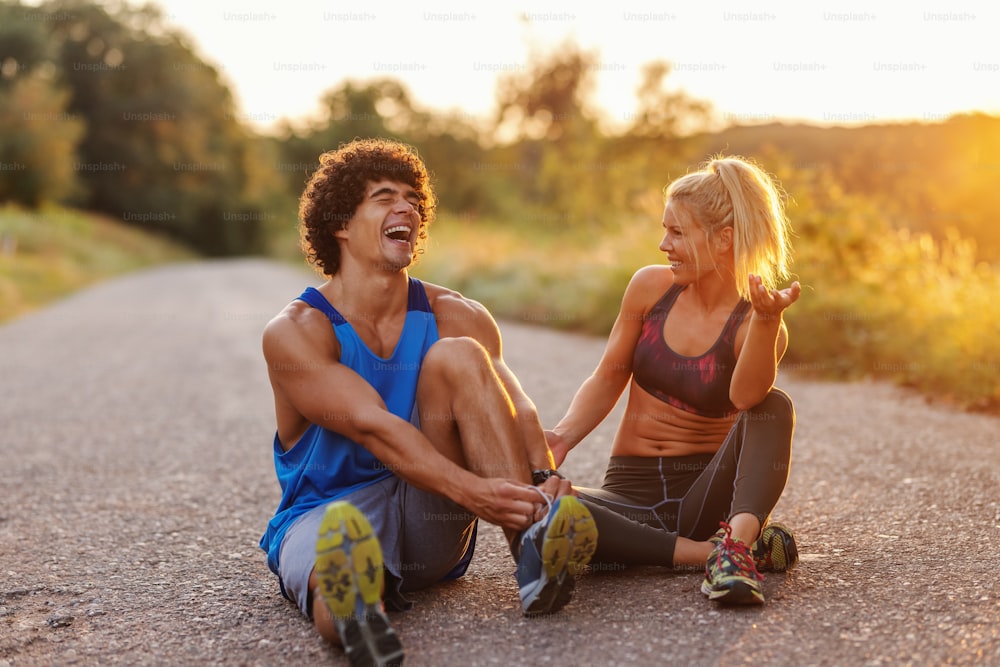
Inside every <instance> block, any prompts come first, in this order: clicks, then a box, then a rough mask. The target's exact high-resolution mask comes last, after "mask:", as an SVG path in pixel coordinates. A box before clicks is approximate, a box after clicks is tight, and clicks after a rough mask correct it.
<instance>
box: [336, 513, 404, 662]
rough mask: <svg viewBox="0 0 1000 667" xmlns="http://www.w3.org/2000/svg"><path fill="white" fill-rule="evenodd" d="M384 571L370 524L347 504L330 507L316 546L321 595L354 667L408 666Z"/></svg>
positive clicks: (377, 543)
mask: <svg viewBox="0 0 1000 667" xmlns="http://www.w3.org/2000/svg"><path fill="white" fill-rule="evenodd" d="M383 565H384V563H383V558H382V547H381V546H380V545H379V542H378V537H377V536H376V535H375V532H374V531H373V530H372V526H371V524H370V523H368V519H366V518H365V516H364V515H363V514H362V513H361V512H360V511H359V510H358V508H356V507H355V506H354V505H352V504H350V503H348V502H344V501H338V502H334V503H331V504H330V505H329V506H328V507H327V508H326V512H325V514H324V515H323V521H322V522H321V523H320V526H319V535H318V539H317V541H316V580H317V582H318V586H317V593H318V594H319V596H320V597H322V598H323V601H324V602H325V603H326V606H327V607H328V608H329V610H330V614H331V616H332V617H333V622H334V625H335V626H336V628H337V633H338V634H339V635H340V640H341V642H342V643H343V645H344V652H345V653H346V654H347V659H348V660H349V661H350V663H351V665H354V666H359V665H372V666H378V667H383V666H388V665H399V664H401V663H402V662H403V646H402V644H400V641H399V638H398V637H397V636H396V632H395V631H394V630H393V629H392V626H391V625H389V619H388V618H387V617H386V615H385V611H384V609H383V607H382V586H383V582H384V579H385V572H384V570H383Z"/></svg>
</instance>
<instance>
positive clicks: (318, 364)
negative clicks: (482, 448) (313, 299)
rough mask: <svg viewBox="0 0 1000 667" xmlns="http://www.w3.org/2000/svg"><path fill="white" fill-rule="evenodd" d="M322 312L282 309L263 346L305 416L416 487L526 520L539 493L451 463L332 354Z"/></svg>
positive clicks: (279, 383) (490, 516)
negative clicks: (294, 313) (284, 312)
mask: <svg viewBox="0 0 1000 667" xmlns="http://www.w3.org/2000/svg"><path fill="white" fill-rule="evenodd" d="M329 327H330V324H329V321H328V320H327V319H326V318H325V317H321V316H318V315H317V316H314V315H313V314H312V313H311V312H306V313H303V314H300V315H299V316H298V317H291V316H288V315H282V316H279V317H278V318H276V319H275V320H273V321H272V322H271V323H270V324H268V326H267V328H266V329H265V332H264V337H263V351H264V356H265V359H266V360H267V363H268V371H269V374H270V377H271V383H272V385H273V387H274V391H275V393H276V394H280V396H281V397H282V399H283V400H284V401H285V402H286V403H287V404H288V405H290V406H292V407H294V409H295V410H296V411H297V412H298V413H299V414H300V415H301V416H302V417H303V418H304V419H306V420H307V421H309V422H311V423H313V424H317V425H319V426H322V427H324V428H327V429H329V430H331V431H335V432H337V433H340V434H342V435H344V436H346V437H348V438H350V439H351V440H353V441H354V442H356V443H358V444H359V445H361V446H362V447H364V448H365V449H367V450H368V451H370V452H371V453H372V454H373V455H374V456H376V457H377V458H378V459H379V460H380V461H381V462H382V463H384V464H385V465H386V466H387V467H389V468H390V469H391V470H392V471H393V472H394V473H396V474H397V475H399V477H401V478H403V479H405V480H406V481H407V482H409V483H410V484H412V485H413V486H415V487H417V488H419V489H422V490H425V491H429V492H432V493H437V494H439V495H443V496H445V497H447V498H449V499H451V500H452V501H454V502H456V503H458V504H459V505H461V506H463V507H465V508H467V509H468V510H469V511H471V512H473V513H475V514H476V515H477V516H480V517H482V518H483V519H484V520H486V521H489V522H490V523H494V524H497V525H500V526H503V527H506V528H514V529H521V528H524V527H525V517H526V516H530V515H531V514H532V513H533V511H534V503H535V501H536V500H537V494H534V493H532V492H531V490H530V489H525V488H524V487H523V486H520V485H517V484H513V483H511V482H508V481H506V480H502V479H490V478H484V477H479V476H478V475H475V474H473V473H471V472H469V471H467V470H465V469H463V468H461V467H460V466H458V465H456V464H455V463H453V462H452V461H451V460H449V459H448V458H447V457H445V456H444V455H443V454H441V453H440V452H438V450H437V449H436V448H435V447H434V445H433V444H432V443H431V442H430V441H429V440H428V439H427V438H426V436H424V434H423V433H421V432H420V430H419V429H417V428H416V427H414V426H413V425H412V424H410V423H409V422H407V421H406V420H403V419H400V418H399V417H397V416H395V415H393V414H392V413H391V412H389V411H388V410H387V409H386V406H385V404H384V403H383V401H382V399H381V397H380V396H379V395H378V392H376V391H375V389H374V388H373V387H372V386H371V385H369V384H368V383H367V382H366V381H365V380H364V379H363V378H362V377H361V376H360V375H358V374H357V373H355V372H354V371H353V370H352V369H350V368H348V367H347V366H345V365H343V364H341V363H339V361H337V360H336V359H337V357H338V356H339V355H338V354H337V351H336V349H335V345H336V343H335V339H334V338H333V336H332V334H331V333H330V330H329Z"/></svg>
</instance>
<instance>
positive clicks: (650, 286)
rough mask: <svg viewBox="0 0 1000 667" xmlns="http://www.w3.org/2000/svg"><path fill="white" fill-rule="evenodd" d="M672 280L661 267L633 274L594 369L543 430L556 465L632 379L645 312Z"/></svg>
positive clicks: (644, 269)
mask: <svg viewBox="0 0 1000 667" xmlns="http://www.w3.org/2000/svg"><path fill="white" fill-rule="evenodd" d="M672 280H673V274H672V273H671V272H670V269H669V268H668V267H664V266H648V267H645V268H642V269H640V270H639V271H637V272H636V273H635V275H633V276H632V280H631V281H629V284H628V287H626V288H625V294H624V296H623V297H622V305H621V309H620V310H619V312H618V317H617V318H616V320H615V324H614V327H612V329H611V334H610V335H609V336H608V342H607V345H606V346H605V348H604V354H603V356H602V357H601V360H600V362H599V363H598V364H597V368H596V369H594V372H593V373H591V375H590V377H588V378H587V379H586V380H585V381H584V382H583V384H582V385H580V388H579V389H578V390H577V392H576V395H575V396H574V397H573V400H572V401H571V402H570V405H569V408H568V409H567V410H566V414H565V415H564V416H563V418H562V419H560V420H559V423H558V424H556V426H555V427H554V428H552V429H551V430H548V431H546V432H545V437H546V440H547V441H548V444H549V448H550V449H551V450H552V454H553V456H554V457H555V462H556V465H557V466H558V465H561V464H562V462H563V460H564V459H565V458H566V455H567V454H568V453H569V451H570V450H571V449H573V447H575V446H576V445H577V444H579V442H580V441H581V440H583V438H584V437H586V436H587V434H588V433H590V432H591V431H593V430H594V429H595V428H596V427H597V426H598V425H599V424H600V423H601V422H602V421H603V420H604V418H605V417H607V416H608V413H609V412H611V409H612V408H614V407H615V404H616V403H617V402H618V399H619V398H620V397H621V395H622V392H623V391H624V390H625V386H626V385H627V384H628V382H629V380H630V379H631V378H632V356H633V354H634V353H635V346H636V343H637V341H638V340H639V335H640V333H641V332H642V324H643V321H644V319H645V316H646V313H647V312H649V309H650V308H651V307H652V305H653V304H654V303H656V300H657V299H659V297H660V296H662V295H663V292H665V291H666V289H667V288H668V287H669V286H670V283H671V282H672Z"/></svg>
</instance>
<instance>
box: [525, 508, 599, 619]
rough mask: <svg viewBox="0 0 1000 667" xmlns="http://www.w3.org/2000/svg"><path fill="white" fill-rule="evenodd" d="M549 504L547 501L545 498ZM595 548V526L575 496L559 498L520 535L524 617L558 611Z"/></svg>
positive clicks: (569, 596) (570, 595) (571, 591)
mask: <svg viewBox="0 0 1000 667" xmlns="http://www.w3.org/2000/svg"><path fill="white" fill-rule="evenodd" d="M546 502H548V498H546ZM595 549H597V525H596V524H595V523H594V517H593V516H591V514H590V510H588V509H587V508H586V507H584V506H583V504H582V503H581V502H580V501H579V500H577V499H576V498H575V497H574V496H559V497H558V498H556V499H555V500H554V501H552V502H551V505H550V506H549V513H548V514H547V515H545V518H544V519H542V520H541V521H537V522H535V523H534V524H533V525H532V526H531V527H530V528H528V529H527V530H526V531H524V533H522V535H521V542H520V555H519V557H518V561H517V585H518V588H519V589H520V594H521V609H522V610H523V612H524V615H525V616H539V615H542V614H551V613H554V612H556V611H559V610H560V609H562V608H563V607H564V606H566V604H567V603H569V601H570V599H571V598H572V597H573V588H574V587H575V585H576V575H578V574H579V573H580V572H581V571H582V570H583V568H584V567H586V565H587V563H589V562H590V559H591V557H592V556H593V555H594V550H595Z"/></svg>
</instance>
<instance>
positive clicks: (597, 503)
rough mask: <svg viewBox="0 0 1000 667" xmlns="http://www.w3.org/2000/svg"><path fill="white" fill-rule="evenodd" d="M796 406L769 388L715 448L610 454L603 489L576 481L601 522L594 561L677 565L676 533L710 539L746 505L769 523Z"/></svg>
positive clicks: (784, 467) (788, 450) (783, 476)
mask: <svg viewBox="0 0 1000 667" xmlns="http://www.w3.org/2000/svg"><path fill="white" fill-rule="evenodd" d="M794 429H795V410H794V407H793V405H792V400H791V399H790V398H789V397H788V394H786V393H785V392H783V391H781V390H780V389H772V390H771V392H770V393H769V394H768V395H767V397H765V399H764V400H763V401H761V402H760V403H759V404H757V405H756V406H754V407H753V408H750V409H749V410H744V411H742V412H741V413H740V414H739V416H738V417H737V418H736V421H735V422H734V423H733V427H732V429H731V430H730V431H729V435H727V436H726V439H725V440H724V441H723V443H722V445H721V446H720V447H719V449H718V451H717V452H715V454H700V455H693V456H677V457H651V456H649V457H647V456H612V457H611V460H610V461H609V462H608V469H607V472H606V473H605V475H604V483H603V484H602V485H601V488H599V489H587V488H581V489H578V491H579V493H580V500H581V501H583V503H584V504H585V505H586V506H587V507H588V509H590V511H591V513H592V514H593V515H594V520H595V522H596V523H597V530H598V539H597V552H596V553H595V554H594V557H593V559H591V563H592V564H597V565H601V564H603V565H615V566H621V565H665V566H668V567H673V559H674V547H675V545H676V543H677V537H678V536H681V537H687V538H690V539H693V540H698V541H704V540H707V539H708V538H709V537H711V536H712V534H714V533H715V531H716V530H718V528H719V522H721V521H728V520H729V519H730V518H731V517H733V516H735V515H736V514H741V513H744V512H747V513H750V514H753V515H755V516H756V517H757V518H758V519H759V520H760V522H761V525H764V524H765V523H766V522H767V519H768V517H769V516H770V515H771V511H772V510H773V509H774V506H775V505H776V504H777V503H778V499H779V498H780V497H781V493H782V491H784V488H785V482H786V481H787V480H788V469H789V464H790V462H791V456H792V433H793V431H794Z"/></svg>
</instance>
